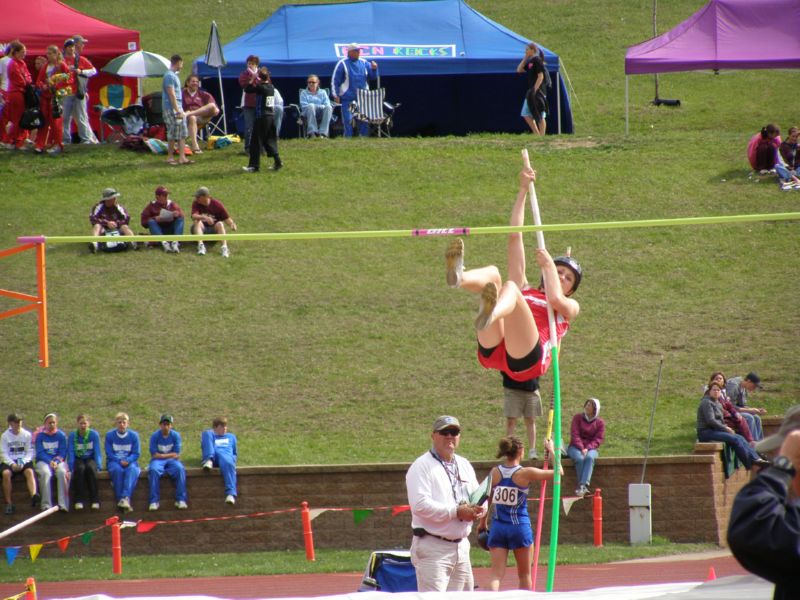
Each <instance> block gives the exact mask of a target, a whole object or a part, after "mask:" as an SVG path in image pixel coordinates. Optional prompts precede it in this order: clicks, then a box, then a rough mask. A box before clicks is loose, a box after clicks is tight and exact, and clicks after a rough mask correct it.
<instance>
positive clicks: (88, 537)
mask: <svg viewBox="0 0 800 600" xmlns="http://www.w3.org/2000/svg"><path fill="white" fill-rule="evenodd" d="M93 537H94V531H87V532H86V533H84V534H83V535H82V536H81V541H82V542H83V543H84V544H86V545H87V546H88V545H89V542H91V541H92V538H93Z"/></svg>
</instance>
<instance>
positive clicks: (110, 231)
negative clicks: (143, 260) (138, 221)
mask: <svg viewBox="0 0 800 600" xmlns="http://www.w3.org/2000/svg"><path fill="white" fill-rule="evenodd" d="M119 197H120V193H119V192H118V191H117V190H115V189H114V188H106V189H104V190H103V195H102V197H101V198H100V202H98V203H97V204H95V205H94V207H93V208H92V212H91V213H89V222H90V223H91V224H92V235H93V236H96V237H101V236H118V235H123V236H130V237H133V235H134V233H133V231H132V230H131V228H130V225H129V223H130V222H131V217H130V215H129V214H128V211H127V210H125V207H124V206H122V205H121V204H120V203H119V202H117V198H119ZM100 244H103V246H102V247H103V249H104V250H108V251H116V250H120V249H123V250H124V249H125V248H126V247H127V246H126V245H125V243H124V242H113V241H103V242H100V243H98V242H90V243H89V250H90V251H91V253H92V254H94V253H95V252H97V250H98V248H99V247H100ZM130 244H131V247H132V248H133V249H134V250H137V249H138V248H139V246H138V245H137V244H136V242H131V243H130Z"/></svg>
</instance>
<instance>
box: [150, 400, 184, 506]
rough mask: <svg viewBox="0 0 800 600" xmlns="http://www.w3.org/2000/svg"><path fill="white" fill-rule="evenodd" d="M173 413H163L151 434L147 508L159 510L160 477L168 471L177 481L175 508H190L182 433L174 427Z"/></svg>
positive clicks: (173, 479)
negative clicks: (187, 501)
mask: <svg viewBox="0 0 800 600" xmlns="http://www.w3.org/2000/svg"><path fill="white" fill-rule="evenodd" d="M173 422H174V419H173V418H172V415H161V419H160V420H159V424H158V430H157V431H155V432H153V435H151V436H150V456H151V458H150V466H149V467H148V480H149V481H150V506H149V507H148V509H147V510H151V511H152V510H158V509H159V506H160V503H161V482H160V479H161V477H162V475H164V473H166V474H167V475H168V476H169V478H170V479H172V481H174V482H175V508H177V509H179V510H183V509H186V508H189V505H188V504H187V503H186V500H187V499H188V496H187V495H186V469H184V467H183V463H182V462H181V434H180V433H178V432H177V431H175V430H174V429H172V424H173Z"/></svg>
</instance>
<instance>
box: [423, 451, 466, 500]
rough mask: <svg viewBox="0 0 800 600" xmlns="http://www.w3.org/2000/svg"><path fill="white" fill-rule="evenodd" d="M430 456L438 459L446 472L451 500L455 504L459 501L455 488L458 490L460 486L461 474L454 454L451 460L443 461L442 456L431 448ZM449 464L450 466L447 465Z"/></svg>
mask: <svg viewBox="0 0 800 600" xmlns="http://www.w3.org/2000/svg"><path fill="white" fill-rule="evenodd" d="M431 456H433V458H435V459H436V460H438V461H439V464H440V465H442V468H443V469H444V472H445V473H447V479H449V480H450V488H451V489H452V490H453V500H455V501H456V504H458V503H459V499H458V496H459V495H460V494H459V493H458V492H457V491H456V490H458V489H459V488H460V487H461V486H459V484H460V483H463V482H462V481H461V475H460V473H459V472H458V461H456V459H455V456H453V462H452V463H447V462H445V461H444V460H443V459H442V457H440V456H439V455H438V454H436V452H435V451H434V450H433V449H431ZM448 465H450V466H448Z"/></svg>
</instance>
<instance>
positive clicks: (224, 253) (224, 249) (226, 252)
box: [220, 246, 231, 258]
mask: <svg viewBox="0 0 800 600" xmlns="http://www.w3.org/2000/svg"><path fill="white" fill-rule="evenodd" d="M220 253H221V254H222V258H230V257H231V252H230V250H228V246H223V247H222V250H220Z"/></svg>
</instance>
